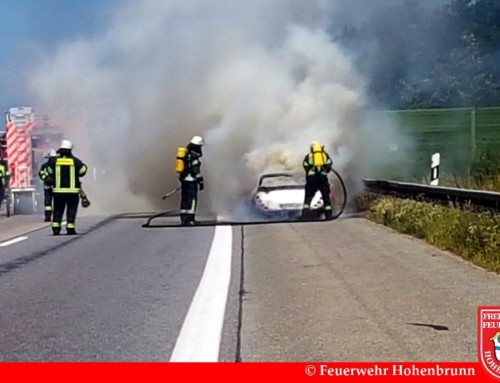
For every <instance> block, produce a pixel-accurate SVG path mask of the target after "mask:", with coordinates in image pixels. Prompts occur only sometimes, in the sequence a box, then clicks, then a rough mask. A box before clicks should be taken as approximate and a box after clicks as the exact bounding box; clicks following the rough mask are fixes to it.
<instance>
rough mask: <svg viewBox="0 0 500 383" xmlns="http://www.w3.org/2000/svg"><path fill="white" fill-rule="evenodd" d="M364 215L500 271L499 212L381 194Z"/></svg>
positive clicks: (487, 267)
mask: <svg viewBox="0 0 500 383" xmlns="http://www.w3.org/2000/svg"><path fill="white" fill-rule="evenodd" d="M367 217H368V218H369V219H370V220H372V221H374V222H377V223H380V224H383V225H386V226H388V227H391V228H393V229H395V230H397V231H399V232H401V233H404V234H409V235H412V236H414V237H417V238H420V239H423V240H425V241H426V242H428V243H429V244H431V245H433V246H435V247H437V248H440V249H442V250H447V251H451V252H453V253H455V254H457V255H460V256H462V257H463V258H465V259H467V260H469V261H472V262H473V263H474V264H476V265H478V266H481V267H484V268H485V269H488V270H491V271H495V272H497V273H498V272H500V214H497V213H492V212H477V211H473V210H470V209H468V208H464V209H459V208H453V207H446V206H442V205H437V204H433V203H428V202H420V201H414V200H403V199H397V198H392V197H383V198H380V199H377V200H376V201H375V202H374V203H373V204H372V206H371V207H370V209H369V211H368V213H367Z"/></svg>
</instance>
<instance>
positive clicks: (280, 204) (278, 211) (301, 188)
mask: <svg viewBox="0 0 500 383" xmlns="http://www.w3.org/2000/svg"><path fill="white" fill-rule="evenodd" d="M304 196H305V185H304V184H299V183H297V182H296V181H295V180H294V179H293V177H292V174H290V173H269V174H264V175H262V176H261V177H260V179H259V184H258V186H257V189H256V190H255V192H254V194H253V196H252V201H251V202H252V205H253V206H254V207H255V208H256V210H257V211H258V212H260V213H263V214H265V215H267V216H286V217H298V216H300V215H301V213H302V207H303V204H304ZM322 208H323V198H322V197H321V193H319V192H317V193H316V195H315V196H314V198H313V200H312V202H311V209H312V210H316V211H317V212H318V214H320V213H321V211H322Z"/></svg>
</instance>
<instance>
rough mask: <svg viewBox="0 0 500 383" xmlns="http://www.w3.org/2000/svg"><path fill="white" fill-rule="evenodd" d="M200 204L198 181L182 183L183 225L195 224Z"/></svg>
mask: <svg viewBox="0 0 500 383" xmlns="http://www.w3.org/2000/svg"><path fill="white" fill-rule="evenodd" d="M197 203H198V183H197V182H196V181H181V209H180V210H181V224H182V225H188V224H190V223H192V222H194V217H195V214H196V205H197Z"/></svg>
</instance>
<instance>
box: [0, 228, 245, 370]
mask: <svg viewBox="0 0 500 383" xmlns="http://www.w3.org/2000/svg"><path fill="white" fill-rule="evenodd" d="M141 223H142V221H141V220H117V221H112V222H107V221H105V220H104V221H103V219H102V218H100V219H97V218H93V219H92V218H86V219H81V220H80V221H79V225H78V226H79V230H80V231H81V232H82V235H81V236H78V237H67V236H62V237H56V238H54V237H52V236H51V235H50V229H44V230H40V231H37V232H34V233H30V234H29V235H28V239H26V240H23V241H20V242H17V243H14V244H12V245H9V246H6V247H3V248H1V250H0V262H3V263H2V265H3V271H4V272H3V274H0V309H1V315H0V329H1V330H0V360H3V361H19V360H29V361H42V360H49V361H55V360H67V361H81V360H90V361H92V360H96V361H97V360H104V361H114V360H131V361H136V360H147V361H156V360H158V361H168V360H169V359H170V356H171V354H172V351H173V349H174V345H175V343H176V340H177V338H178V336H179V333H180V330H181V327H182V325H183V322H184V319H185V317H186V314H187V312H188V309H189V307H190V303H191V301H192V298H193V296H194V294H195V291H196V289H197V287H198V284H199V283H200V279H201V277H202V274H203V271H204V268H205V264H206V262H207V256H208V253H209V250H210V246H211V243H212V239H213V236H214V230H213V229H211V228H196V229H191V230H190V229H179V230H176V231H175V232H174V231H170V232H166V231H164V230H145V229H141V228H140V224H141ZM91 227H94V230H93V231H89V230H90V228H91ZM16 254H17V256H18V257H19V256H21V257H22V258H24V259H25V260H26V259H27V260H28V261H26V262H17V263H16V259H18V258H15V257H16ZM37 254H38V255H37ZM9 264H10V265H16V267H6V266H5V265H9ZM234 267H236V268H238V267H239V266H238V264H235V265H234ZM0 269H1V267H0ZM236 275H238V273H236ZM238 283H239V281H233V283H232V284H231V286H232V291H231V293H230V298H229V300H228V308H227V311H226V322H227V323H230V324H233V326H232V328H228V329H227V330H224V336H223V342H222V346H221V354H220V359H221V360H235V355H236V351H235V345H236V343H237V342H236V340H235V336H236V332H235V331H234V329H235V328H236V326H237V312H238V311H237V304H238V288H239V284H238ZM231 306H232V307H233V309H231Z"/></svg>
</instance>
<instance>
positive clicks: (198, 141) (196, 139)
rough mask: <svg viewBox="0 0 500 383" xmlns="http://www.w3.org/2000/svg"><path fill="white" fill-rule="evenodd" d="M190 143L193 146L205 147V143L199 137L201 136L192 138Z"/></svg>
mask: <svg viewBox="0 0 500 383" xmlns="http://www.w3.org/2000/svg"><path fill="white" fill-rule="evenodd" d="M190 143H191V144H193V145H198V146H203V145H205V141H204V140H203V137H201V136H193V138H191V141H190Z"/></svg>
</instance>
